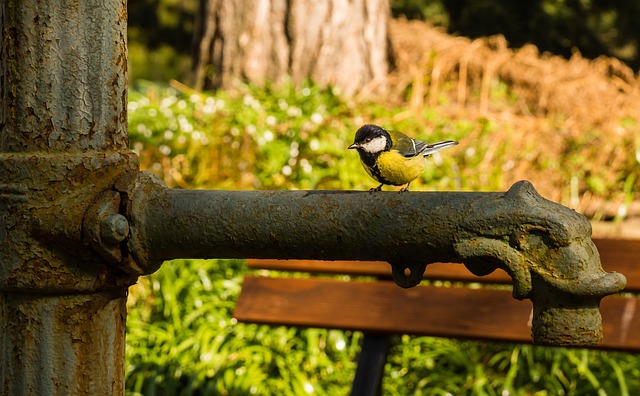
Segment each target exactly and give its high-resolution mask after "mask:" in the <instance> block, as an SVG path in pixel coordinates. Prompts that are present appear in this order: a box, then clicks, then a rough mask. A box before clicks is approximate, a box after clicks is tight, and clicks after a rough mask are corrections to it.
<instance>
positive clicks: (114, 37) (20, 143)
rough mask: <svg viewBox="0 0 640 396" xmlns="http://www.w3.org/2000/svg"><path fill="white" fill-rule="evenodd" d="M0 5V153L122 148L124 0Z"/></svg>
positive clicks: (29, 0) (18, 0)
mask: <svg viewBox="0 0 640 396" xmlns="http://www.w3.org/2000/svg"><path fill="white" fill-rule="evenodd" d="M0 6H1V8H2V10H1V11H0V13H2V18H0V22H1V23H2V29H1V31H0V34H1V35H2V37H1V39H2V46H1V47H2V49H1V50H0V51H2V53H0V55H1V56H0V59H2V72H3V73H2V78H0V92H2V93H3V94H2V95H3V96H2V97H3V99H4V101H3V104H2V106H1V108H2V110H1V111H2V112H1V113H0V126H1V127H2V139H1V140H0V152H24V151H34V150H44V151H47V152H53V151H64V152H67V151H80V150H91V151H99V150H119V149H121V150H124V149H127V148H128V147H127V146H128V138H127V132H126V126H127V125H126V124H127V113H126V110H127V90H126V84H127V57H126V35H127V30H126V28H127V14H126V2H125V0H114V1H100V2H87V1H81V0H72V1H62V0H50V1H36V0H5V1H3V2H2V4H0Z"/></svg>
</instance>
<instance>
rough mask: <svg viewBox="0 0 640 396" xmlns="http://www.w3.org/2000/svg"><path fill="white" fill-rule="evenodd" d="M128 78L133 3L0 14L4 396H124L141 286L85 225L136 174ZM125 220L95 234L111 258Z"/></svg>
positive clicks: (32, 3)
mask: <svg viewBox="0 0 640 396" xmlns="http://www.w3.org/2000/svg"><path fill="white" fill-rule="evenodd" d="M126 68H127V62H126V2H125V1H124V0H116V1H100V2H85V1H78V0H71V1H62V0H51V1H39V0H4V1H0V394H3V395H4V394H6V395H31V394H60V395H68V394H123V393H124V387H123V383H124V323H125V315H126V311H125V301H126V297H125V295H126V287H127V285H129V284H131V283H132V282H134V281H135V276H132V275H129V274H126V273H124V272H122V271H121V270H120V269H118V268H117V267H116V266H113V265H110V263H109V262H108V261H107V260H105V259H104V258H103V257H102V256H101V255H100V254H98V253H96V252H95V251H94V250H93V249H90V248H88V247H87V246H86V244H89V243H91V240H90V239H89V238H88V237H86V235H87V233H85V232H84V231H85V230H84V228H83V227H84V226H85V225H84V224H83V221H84V219H85V213H86V212H87V210H88V208H89V207H92V205H93V204H94V202H97V201H100V200H101V197H102V193H103V192H104V191H107V190H109V189H110V188H111V187H112V186H113V183H114V182H115V180H117V179H118V178H120V177H121V176H122V175H124V174H126V173H128V172H133V171H136V170H137V169H138V162H137V158H136V156H135V155H134V154H133V153H131V152H129V150H128V147H127V146H128V142H127V133H126V123H127V118H126V109H127V90H126V83H127V74H126ZM116 196H118V194H116ZM121 220H122V219H119V218H117V217H112V218H108V219H105V220H104V222H103V223H104V225H103V224H102V223H101V224H99V225H98V236H99V237H100V238H102V237H104V242H105V245H106V246H113V245H116V247H117V245H118V242H117V240H118V238H121V235H120V234H121V233H122V232H125V231H126V229H125V228H124V227H123V226H122V224H121ZM83 238H84V239H83ZM100 241H102V239H100ZM99 243H100V242H99Z"/></svg>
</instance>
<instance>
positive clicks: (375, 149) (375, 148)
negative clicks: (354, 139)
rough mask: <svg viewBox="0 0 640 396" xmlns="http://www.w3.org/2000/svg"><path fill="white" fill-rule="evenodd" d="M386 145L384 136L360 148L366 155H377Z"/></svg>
mask: <svg viewBox="0 0 640 396" xmlns="http://www.w3.org/2000/svg"><path fill="white" fill-rule="evenodd" d="M386 145H387V139H386V138H385V137H384V136H380V137H377V138H375V139H372V140H370V141H368V142H367V143H365V144H363V145H362V146H361V147H362V149H363V150H364V151H366V152H368V153H379V152H381V151H382V150H384V148H385V146H386Z"/></svg>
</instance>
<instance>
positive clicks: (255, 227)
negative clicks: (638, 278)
mask: <svg viewBox="0 0 640 396" xmlns="http://www.w3.org/2000/svg"><path fill="white" fill-rule="evenodd" d="M116 189H118V190H119V191H121V192H122V194H123V201H124V205H123V208H124V210H125V215H126V216H127V218H128V220H129V225H130V227H131V236H130V239H129V240H128V242H127V249H126V250H127V251H128V252H129V256H127V257H125V258H124V260H125V261H127V262H128V264H127V266H128V267H131V268H136V271H138V273H140V274H144V273H149V272H153V271H155V270H156V269H157V268H158V267H159V265H160V264H161V263H162V261H163V260H168V259H173V258H185V257H191V258H281V259H325V260H339V259H340V260H384V261H387V262H389V263H391V265H392V266H393V275H394V278H395V280H396V282H397V283H398V284H399V285H401V286H403V287H411V286H414V285H416V284H417V283H419V282H420V279H421V276H422V275H421V274H422V273H423V270H424V267H425V266H426V265H428V264H429V263H433V262H461V263H464V264H465V265H466V266H467V267H468V268H469V269H470V270H471V271H472V272H473V273H474V274H477V275H485V274H488V273H490V272H492V271H493V270H495V269H496V268H503V269H504V270H506V271H507V272H508V273H509V274H510V275H511V276H512V278H513V282H514V287H513V295H514V297H515V298H518V299H523V298H530V299H531V300H532V301H533V303H534V306H535V310H534V318H533V333H534V334H533V339H534V342H536V343H538V344H551V345H588V344H595V343H597V342H599V340H600V339H601V326H600V321H601V319H600V314H599V311H598V304H599V302H600V299H602V297H604V296H605V295H609V294H612V293H615V292H618V291H620V290H622V288H623V287H624V285H625V282H626V280H625V278H624V276H622V275H621V274H616V273H612V274H608V273H606V272H604V270H603V269H602V267H601V265H600V259H599V256H598V252H597V249H596V248H595V245H594V244H593V242H592V241H591V238H590V235H591V226H590V223H589V221H588V220H587V219H586V218H585V217H584V216H582V215H580V214H578V213H577V212H575V211H573V210H571V209H568V208H566V207H564V206H562V205H559V204H556V203H553V202H551V201H548V200H545V199H544V198H542V197H541V196H540V195H538V193H537V192H536V191H535V190H534V189H533V187H532V186H531V184H530V183H528V182H524V181H523V182H518V183H516V184H515V185H514V186H513V187H512V188H511V189H510V190H509V191H508V192H506V193H464V192H448V193H405V194H398V193H369V192H356V191H189V190H174V189H167V188H165V187H164V185H163V184H162V182H161V181H160V180H159V179H157V178H155V177H153V176H151V175H150V174H146V173H139V174H131V175H127V176H125V177H124V178H123V179H121V180H120V181H118V182H117V183H116ZM427 270H428V269H427Z"/></svg>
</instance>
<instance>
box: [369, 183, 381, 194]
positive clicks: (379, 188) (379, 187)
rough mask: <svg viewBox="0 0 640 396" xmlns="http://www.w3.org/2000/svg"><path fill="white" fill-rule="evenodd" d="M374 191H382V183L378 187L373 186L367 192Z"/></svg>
mask: <svg viewBox="0 0 640 396" xmlns="http://www.w3.org/2000/svg"><path fill="white" fill-rule="evenodd" d="M374 191H382V184H381V185H379V186H378V187H374V188H372V189H370V190H369V192H374Z"/></svg>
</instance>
